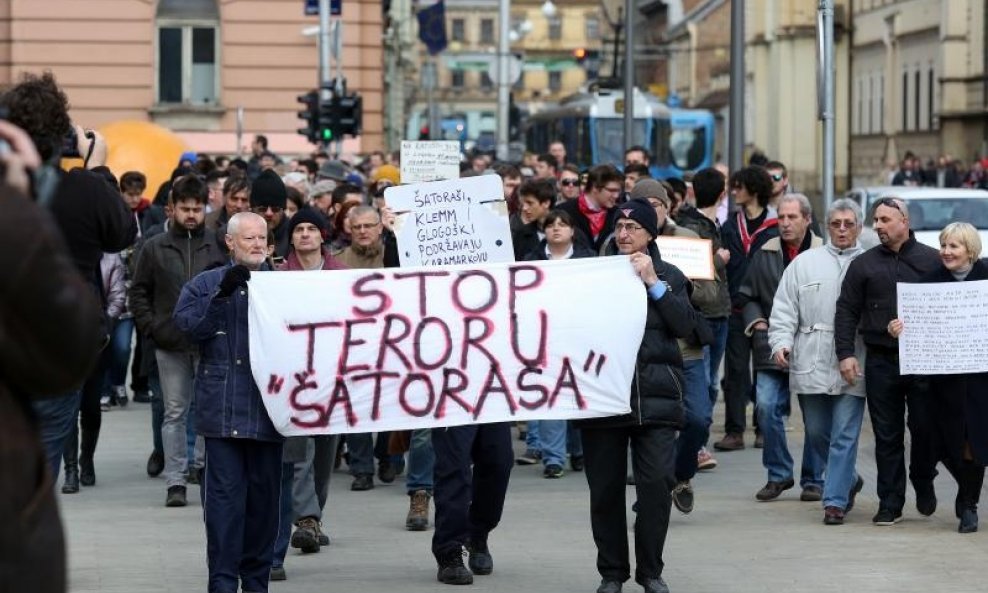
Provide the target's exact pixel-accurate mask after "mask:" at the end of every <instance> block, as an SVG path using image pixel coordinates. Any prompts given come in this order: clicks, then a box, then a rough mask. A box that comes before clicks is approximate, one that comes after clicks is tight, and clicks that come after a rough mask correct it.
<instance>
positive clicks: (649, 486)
mask: <svg viewBox="0 0 988 593" xmlns="http://www.w3.org/2000/svg"><path fill="white" fill-rule="evenodd" d="M614 228H615V231H616V235H615V237H616V241H615V244H616V246H617V250H618V251H619V252H620V253H621V254H622V255H630V256H631V265H632V266H633V267H634V270H635V273H636V274H638V276H639V277H640V278H641V280H642V283H643V284H644V285H645V288H646V291H647V292H648V313H647V317H646V320H645V334H644V337H643V338H642V344H641V347H640V348H639V350H638V357H637V362H636V366H635V375H634V378H633V380H632V385H631V394H630V396H629V398H630V404H631V413H630V414H626V415H624V416H617V417H610V418H600V419H594V420H586V421H581V427H582V433H583V454H584V459H585V463H586V473H587V483H588V484H589V485H590V524H591V527H592V528H593V537H594V542H595V543H596V544H597V570H598V571H599V572H600V575H601V577H602V578H603V580H602V581H601V584H600V587H599V588H598V589H597V592H598V593H618V592H619V591H621V586H622V583H624V581H626V580H628V579H629V578H630V577H631V563H630V561H629V558H628V539H627V538H628V535H627V534H628V527H627V522H626V518H625V508H626V506H625V498H624V497H625V489H626V486H625V479H626V476H627V471H628V468H627V464H628V462H627V459H628V444H629V442H630V445H631V455H632V471H633V472H634V476H635V490H636V493H637V495H638V519H637V520H636V521H635V550H636V554H635V556H636V558H637V562H638V566H637V567H636V569H635V581H636V582H638V583H639V584H641V585H642V586H643V587H644V588H645V591H646V593H663V592H668V591H669V589H668V587H667V586H666V584H665V581H663V580H662V569H663V562H662V549H663V547H664V546H665V538H666V532H667V531H668V528H669V513H670V510H671V508H672V494H671V493H672V489H673V486H675V484H676V479H675V473H674V462H673V458H674V450H675V447H674V443H675V440H676V430H677V429H678V428H679V427H680V426H681V425H682V422H683V403H682V400H683V387H682V385H683V360H682V356H681V354H680V351H679V345H678V343H677V342H676V338H685V337H687V336H689V335H691V334H692V333H693V330H694V328H695V318H694V314H693V308H692V307H691V306H690V303H689V297H688V295H687V280H686V277H685V276H684V275H683V273H682V272H680V271H679V269H678V268H676V267H675V266H673V265H670V264H668V263H666V262H664V261H662V259H661V258H660V257H659V251H658V249H657V248H656V247H655V243H654V240H655V237H656V236H657V235H658V222H657V218H656V215H655V210H654V209H653V208H652V206H651V205H650V204H649V203H648V202H646V201H644V200H630V201H628V202H626V203H624V204H621V205H620V206H619V207H618V208H617V212H616V222H615V226H614Z"/></svg>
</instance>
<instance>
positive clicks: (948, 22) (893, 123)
mask: <svg viewBox="0 0 988 593" xmlns="http://www.w3.org/2000/svg"><path fill="white" fill-rule="evenodd" d="M985 9H986V8H985V3H984V2H980V1H974V0H857V1H856V2H855V3H854V13H853V19H854V20H853V23H854V34H853V39H852V44H853V48H854V52H853V56H852V59H851V81H852V86H851V109H850V111H849V112H847V116H848V120H849V124H850V128H851V142H850V151H851V156H852V163H853V164H852V166H851V176H852V180H853V182H854V184H855V185H863V184H874V183H877V182H882V183H884V182H885V181H886V179H885V175H884V171H885V169H886V167H887V166H889V165H893V164H894V163H896V162H897V161H898V160H899V159H901V158H902V156H903V155H904V154H905V152H906V151H912V152H913V153H915V154H916V155H917V156H918V157H920V158H921V159H922V160H923V161H924V162H925V161H926V160H927V159H932V158H936V157H937V156H939V155H951V156H953V157H954V158H958V159H961V160H962V161H964V162H965V163H966V162H970V161H971V160H972V159H974V158H976V157H977V156H980V155H984V154H986V153H988V146H986V140H988V88H986V86H988V83H986V82H985V75H986V70H985V60H986V51H988V50H986V45H985V19H986V18H988V15H986V14H985Z"/></svg>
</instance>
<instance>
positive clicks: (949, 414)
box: [888, 222, 988, 533]
mask: <svg viewBox="0 0 988 593" xmlns="http://www.w3.org/2000/svg"><path fill="white" fill-rule="evenodd" d="M980 256H981V238H980V237H979V236H978V231H977V229H975V228H974V227H973V226H972V225H970V224H968V223H966V222H955V223H951V224H949V225H947V226H946V228H944V229H943V230H942V231H941V232H940V261H941V264H942V265H941V267H940V268H939V269H937V270H935V271H933V272H932V273H930V274H929V275H927V276H926V277H924V278H922V279H921V280H920V281H921V282H969V281H975V280H988V265H986V264H985V262H984V261H983V260H981V259H979V257H980ZM888 331H889V334H890V335H892V337H896V338H897V337H899V335H900V334H902V332H903V331H909V330H908V328H906V327H904V326H903V323H902V321H901V320H899V319H893V320H892V321H890V322H889V327H888ZM930 389H931V392H932V394H933V395H934V396H936V398H937V403H938V405H937V406H935V407H934V408H933V410H934V411H935V417H934V419H933V422H934V427H933V429H934V434H935V436H936V438H937V439H938V445H939V447H940V450H939V457H940V461H941V463H943V465H944V466H945V467H946V468H947V470H948V471H949V472H950V474H951V475H952V476H953V477H954V479H955V480H956V481H957V498H956V500H955V501H954V511H955V513H956V515H957V518H958V519H960V525H958V527H957V530H958V531H959V532H960V533H973V532H975V531H977V530H978V500H979V498H980V494H981V487H982V484H984V479H985V465H988V373H970V374H964V375H933V376H931V377H930Z"/></svg>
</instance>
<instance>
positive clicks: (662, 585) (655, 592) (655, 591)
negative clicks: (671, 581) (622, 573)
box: [638, 577, 669, 593]
mask: <svg viewBox="0 0 988 593" xmlns="http://www.w3.org/2000/svg"><path fill="white" fill-rule="evenodd" d="M638 584H639V585H641V586H642V587H644V588H645V593H669V586H668V585H666V582H665V581H663V580H662V577H658V578H655V579H643V580H641V581H638Z"/></svg>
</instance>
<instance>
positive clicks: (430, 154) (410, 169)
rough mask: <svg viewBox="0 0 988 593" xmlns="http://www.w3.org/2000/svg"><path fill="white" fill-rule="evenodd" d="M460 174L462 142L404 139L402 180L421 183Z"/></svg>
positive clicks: (450, 177) (455, 176) (454, 177)
mask: <svg viewBox="0 0 988 593" xmlns="http://www.w3.org/2000/svg"><path fill="white" fill-rule="evenodd" d="M459 176H460V143H459V142H456V141H455V140H402V141H401V182H402V183H420V182H423V181H437V180H440V179H457V178H458V177H459Z"/></svg>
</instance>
